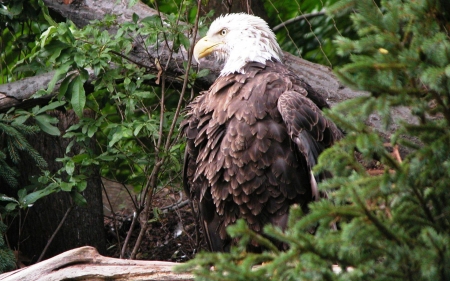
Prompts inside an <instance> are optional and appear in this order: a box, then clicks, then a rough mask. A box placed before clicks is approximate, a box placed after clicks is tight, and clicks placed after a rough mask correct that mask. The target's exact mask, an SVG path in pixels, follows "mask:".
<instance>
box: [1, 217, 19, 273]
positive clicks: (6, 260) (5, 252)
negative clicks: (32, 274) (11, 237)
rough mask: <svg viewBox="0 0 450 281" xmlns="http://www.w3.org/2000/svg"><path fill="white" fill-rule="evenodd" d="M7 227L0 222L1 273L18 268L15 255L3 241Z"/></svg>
mask: <svg viewBox="0 0 450 281" xmlns="http://www.w3.org/2000/svg"><path fill="white" fill-rule="evenodd" d="M5 232H6V225H5V224H4V223H3V222H1V221H0V273H2V272H6V271H9V270H12V269H14V268H15V267H16V263H15V260H16V259H15V257H14V253H13V252H12V251H11V250H10V249H9V248H8V246H7V245H6V243H5V239H3V235H4V234H5Z"/></svg>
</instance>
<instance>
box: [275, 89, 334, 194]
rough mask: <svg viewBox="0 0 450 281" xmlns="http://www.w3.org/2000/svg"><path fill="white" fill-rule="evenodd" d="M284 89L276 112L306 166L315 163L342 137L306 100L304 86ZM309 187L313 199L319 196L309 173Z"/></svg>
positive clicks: (315, 106) (315, 184)
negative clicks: (288, 89)
mask: <svg viewBox="0 0 450 281" xmlns="http://www.w3.org/2000/svg"><path fill="white" fill-rule="evenodd" d="M296 90H297V91H286V92H284V93H283V94H281V96H280V97H279V98H278V103H277V107H278V111H279V112H280V114H281V117H282V118H283V121H284V123H285V124H286V128H287V132H288V134H289V136H290V137H291V140H292V141H293V142H294V143H295V144H296V146H297V149H298V151H299V152H300V153H301V154H302V155H303V156H304V158H305V160H306V163H307V165H308V169H309V170H311V168H312V167H313V166H314V165H316V164H317V159H318V157H319V154H320V153H321V152H322V151H323V150H325V149H326V148H328V147H330V146H331V145H332V144H333V143H334V142H335V141H337V140H338V139H340V138H341V137H342V132H341V131H340V130H339V129H338V128H337V127H336V125H335V124H334V123H333V122H331V121H329V120H328V119H326V118H325V117H324V116H323V114H322V111H321V110H320V109H319V107H318V106H317V105H316V104H315V103H314V102H313V101H312V100H311V99H309V98H308V97H307V96H308V92H307V91H306V90H305V89H303V88H300V89H298V88H297V89H296ZM310 180H311V189H312V194H313V196H314V198H315V199H316V200H317V199H319V197H320V196H319V193H318V191H317V180H316V179H315V177H314V176H313V175H312V173H311V179H310Z"/></svg>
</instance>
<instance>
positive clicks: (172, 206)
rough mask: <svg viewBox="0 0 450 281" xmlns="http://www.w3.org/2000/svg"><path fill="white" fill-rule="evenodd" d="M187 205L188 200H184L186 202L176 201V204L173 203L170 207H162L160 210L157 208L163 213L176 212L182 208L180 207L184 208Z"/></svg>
mask: <svg viewBox="0 0 450 281" xmlns="http://www.w3.org/2000/svg"><path fill="white" fill-rule="evenodd" d="M188 204H189V199H186V200H184V201H181V200H180V201H178V202H175V203H173V204H172V205H169V206H164V207H162V208H159V209H160V210H161V211H164V210H168V211H174V210H177V209H180V208H182V207H184V206H186V205H188Z"/></svg>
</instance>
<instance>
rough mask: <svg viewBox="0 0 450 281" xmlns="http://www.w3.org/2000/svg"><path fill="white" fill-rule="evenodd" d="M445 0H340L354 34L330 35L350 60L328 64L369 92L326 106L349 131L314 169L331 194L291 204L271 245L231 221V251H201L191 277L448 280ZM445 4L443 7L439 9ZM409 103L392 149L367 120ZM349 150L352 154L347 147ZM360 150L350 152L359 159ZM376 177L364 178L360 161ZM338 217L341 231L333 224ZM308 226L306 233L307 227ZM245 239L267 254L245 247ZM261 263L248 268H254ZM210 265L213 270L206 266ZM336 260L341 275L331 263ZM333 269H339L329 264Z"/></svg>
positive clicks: (449, 45) (449, 48)
mask: <svg viewBox="0 0 450 281" xmlns="http://www.w3.org/2000/svg"><path fill="white" fill-rule="evenodd" d="M446 3H447V2H445V1H439V0H416V1H402V0H389V1H387V0H386V1H381V5H380V6H377V5H376V4H375V1H372V0H358V1H355V0H345V1H340V2H339V3H338V4H337V5H335V6H334V9H333V11H334V12H336V13H337V12H345V11H347V10H350V11H355V13H354V14H353V15H352V20H353V25H354V28H355V30H356V31H357V32H358V35H359V37H360V39H358V40H350V39H346V38H338V39H337V40H336V43H337V47H338V52H339V54H340V55H342V56H350V59H351V62H350V63H349V64H347V65H345V66H343V67H342V68H340V69H338V70H337V71H336V73H337V75H338V76H339V77H340V78H341V80H342V81H344V82H345V83H346V84H348V85H350V86H353V87H355V88H358V89H361V90H366V91H368V92H370V93H371V94H370V95H368V96H366V97H361V98H357V99H353V100H349V101H346V102H344V103H342V104H340V105H339V106H336V107H335V108H333V110H331V111H330V112H328V115H329V116H330V118H332V119H333V120H334V121H335V122H336V123H337V124H338V125H339V126H340V127H341V128H342V129H344V130H345V131H346V133H347V134H346V137H345V139H343V140H342V141H341V142H340V143H339V144H337V145H335V146H334V147H332V148H331V149H329V150H327V151H325V152H324V153H323V154H322V155H321V157H320V161H319V164H318V166H317V167H316V172H320V171H324V170H328V171H330V172H331V173H332V174H333V178H332V179H329V180H327V181H325V182H322V183H321V186H320V188H321V189H323V190H327V191H328V192H329V197H330V198H331V200H328V201H320V202H316V203H313V204H311V211H310V213H308V214H306V215H304V214H301V211H300V209H299V208H296V207H293V208H292V209H291V216H290V221H289V228H288V229H287V230H286V231H285V232H284V233H283V232H281V231H280V230H278V229H275V228H273V227H271V226H267V227H266V228H265V231H266V233H267V234H268V235H270V236H272V237H275V238H277V239H279V240H281V241H284V242H286V243H288V244H289V245H290V249H289V250H288V251H286V252H278V251H277V250H276V249H275V248H274V247H273V246H272V245H271V243H270V242H269V241H268V240H266V239H264V238H263V237H261V236H258V235H257V234H255V233H252V232H250V231H249V230H248V229H247V228H246V226H245V223H238V224H236V225H235V226H233V227H230V228H229V229H228V230H229V232H230V233H231V234H232V235H234V236H238V237H241V241H240V245H239V246H238V247H236V248H233V249H232V251H231V252H230V253H218V254H216V253H202V254H199V255H198V256H197V258H196V259H195V260H193V261H191V262H189V263H188V264H187V265H185V267H184V268H185V269H186V268H190V269H191V270H193V271H194V272H195V273H196V276H197V278H198V279H199V280H450V192H449V187H450V106H449V103H450V39H449V38H450V34H449V30H450V14H449V12H450V9H449V7H448V6H447V7H445V4H446ZM447 5H448V4H447ZM395 107H408V108H409V109H410V110H411V112H412V114H413V115H414V116H415V117H417V118H416V122H414V123H407V122H405V121H402V120H397V124H396V126H398V129H397V131H396V133H395V134H393V135H392V136H391V137H390V139H389V140H387V141H389V142H390V145H389V147H396V146H400V147H402V148H405V149H407V150H408V154H407V155H406V156H403V159H401V158H399V157H394V156H393V155H392V154H391V151H390V150H389V147H387V146H386V145H385V142H386V140H385V139H383V138H382V137H381V136H380V132H376V131H373V130H372V129H371V128H370V127H368V126H367V125H366V124H365V121H367V120H368V118H369V117H370V116H371V114H374V113H377V114H378V115H379V116H380V118H381V120H382V122H383V123H384V124H385V126H386V129H387V128H389V126H391V125H392V123H393V120H392V118H391V116H390V112H391V110H392V109H393V108H395ZM355 151H357V152H355ZM356 155H358V157H356ZM368 161H377V162H379V163H380V165H381V167H383V169H384V172H382V173H380V174H378V175H370V174H369V173H368V172H367V169H366V167H365V166H364V165H363V163H367V162H368ZM332 223H337V224H338V230H337V231H335V230H332V228H331V227H330V225H331V224H332ZM311 226H317V231H316V233H315V235H314V236H313V235H310V234H308V232H307V230H308V229H309V228H311ZM249 239H255V240H259V241H260V242H261V243H264V244H265V245H266V246H267V248H268V249H272V251H267V252H264V253H262V254H252V253H246V252H245V244H246V242H247V241H249ZM261 262H264V263H263V264H262V265H260V266H258V267H256V268H252V267H253V266H254V265H257V264H260V263H261ZM212 265H213V266H214V269H213V270H211V266H212ZM332 265H338V266H339V270H340V272H336V270H335V271H333V270H332ZM335 269H336V267H335Z"/></svg>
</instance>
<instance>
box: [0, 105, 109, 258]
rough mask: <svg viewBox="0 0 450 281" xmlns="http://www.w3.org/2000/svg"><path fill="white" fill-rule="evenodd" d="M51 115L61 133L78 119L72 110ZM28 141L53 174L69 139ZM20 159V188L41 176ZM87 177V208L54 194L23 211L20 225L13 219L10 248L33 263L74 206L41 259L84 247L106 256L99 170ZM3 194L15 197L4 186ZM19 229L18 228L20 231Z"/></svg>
mask: <svg viewBox="0 0 450 281" xmlns="http://www.w3.org/2000/svg"><path fill="white" fill-rule="evenodd" d="M88 114H89V113H88ZM50 115H52V116H55V117H57V118H58V119H59V124H58V128H59V129H60V131H62V132H64V131H65V130H66V129H67V128H68V127H70V126H71V125H73V124H76V123H77V122H78V117H77V116H76V115H75V113H74V112H73V111H69V112H60V111H53V112H51V113H50ZM28 141H29V142H30V144H31V145H32V146H33V147H34V148H35V149H36V150H37V151H38V152H39V153H40V154H41V155H42V157H44V159H45V160H46V161H47V163H48V169H49V170H50V172H51V173H55V172H56V171H58V170H59V169H60V168H61V166H62V164H61V163H60V162H57V161H55V160H56V159H57V158H63V157H64V155H65V154H66V148H67V146H68V144H69V142H70V141H71V139H67V138H62V137H55V136H50V135H48V134H45V133H39V134H38V135H35V136H33V137H31V138H29V139H28ZM90 146H91V148H92V149H94V148H95V143H94V141H91V143H90ZM72 151H73V153H70V154H69V155H72V154H78V153H79V152H80V147H79V146H78V145H76V144H75V145H74V146H73V147H72ZM21 159H22V162H21V164H20V167H19V170H20V173H21V175H22V177H21V178H20V179H19V181H20V186H22V187H24V186H27V185H29V180H28V179H29V178H30V177H36V176H39V175H40V170H39V168H37V167H36V165H32V164H31V165H30V163H33V161H32V160H31V159H28V157H27V156H26V155H23V156H22V158H21ZM89 176H90V178H89V179H88V184H87V188H86V189H85V190H84V191H83V193H82V195H83V196H84V198H85V199H86V201H87V206H83V207H82V206H76V205H74V203H73V202H72V199H71V197H70V194H68V193H67V192H58V193H54V194H51V195H49V196H46V197H44V198H42V199H40V200H38V201H37V202H36V203H35V204H34V205H33V206H32V207H30V208H28V209H27V210H26V211H24V212H22V214H21V216H22V219H21V221H20V223H19V220H18V219H17V218H16V219H15V220H14V221H13V222H14V223H13V224H12V225H11V226H10V228H9V229H8V233H7V235H8V239H9V242H10V246H11V247H12V248H13V249H14V250H20V251H21V252H22V254H23V255H24V256H26V257H28V258H29V259H30V261H31V262H36V261H37V259H38V258H39V256H40V255H41V253H42V251H43V249H44V247H45V246H46V244H47V242H48V240H49V238H50V237H51V236H52V234H53V233H54V231H55V230H56V228H57V226H58V224H59V223H60V221H61V220H62V218H63V217H64V215H65V213H66V211H67V209H68V208H70V207H71V206H73V209H72V210H71V212H70V213H69V214H68V216H67V219H66V220H65V221H64V223H63V224H62V227H61V229H60V230H59V232H58V233H57V234H56V236H55V237H54V239H53V241H52V242H51V244H50V246H49V248H48V250H47V252H46V255H45V256H43V258H48V257H52V256H54V255H56V254H59V253H61V252H64V251H67V250H69V249H73V248H76V247H80V246H83V245H91V246H94V247H96V248H97V249H98V250H99V251H100V252H101V253H105V252H106V240H105V235H104V229H103V204H102V190H101V182H100V177H99V173H98V171H95V170H93V172H92V174H91V175H89ZM2 192H6V193H10V195H13V196H15V195H16V193H17V190H12V189H9V190H8V191H6V187H5V186H4V185H3V188H2ZM19 224H20V225H19ZM19 227H21V229H20V232H19ZM19 233H20V235H19Z"/></svg>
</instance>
